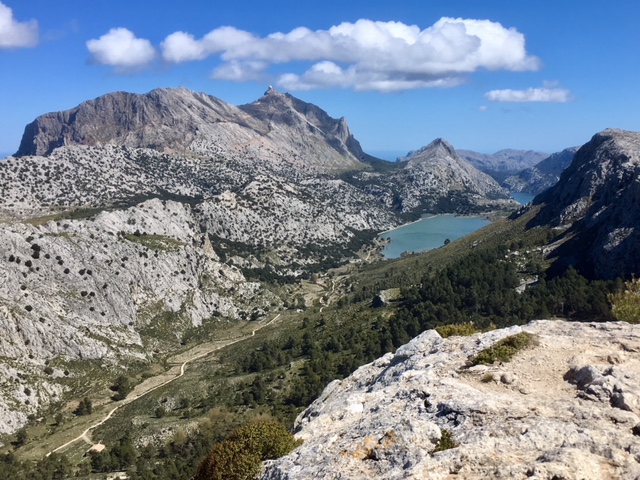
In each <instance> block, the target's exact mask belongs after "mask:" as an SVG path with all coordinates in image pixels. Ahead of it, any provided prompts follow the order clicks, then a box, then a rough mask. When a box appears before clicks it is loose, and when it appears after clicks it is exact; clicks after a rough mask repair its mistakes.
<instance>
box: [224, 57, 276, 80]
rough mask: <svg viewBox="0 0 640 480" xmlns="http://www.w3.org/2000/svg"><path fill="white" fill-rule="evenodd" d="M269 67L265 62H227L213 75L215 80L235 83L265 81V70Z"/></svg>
mask: <svg viewBox="0 0 640 480" xmlns="http://www.w3.org/2000/svg"><path fill="white" fill-rule="evenodd" d="M267 67H268V64H267V63H265V62H257V61H256V62H235V61H231V62H227V63H224V64H222V65H221V66H220V67H218V68H216V69H215V70H214V71H213V74H212V75H211V78H213V79H215V80H230V81H233V82H248V81H250V80H257V81H262V80H265V74H264V70H265V69H266V68H267Z"/></svg>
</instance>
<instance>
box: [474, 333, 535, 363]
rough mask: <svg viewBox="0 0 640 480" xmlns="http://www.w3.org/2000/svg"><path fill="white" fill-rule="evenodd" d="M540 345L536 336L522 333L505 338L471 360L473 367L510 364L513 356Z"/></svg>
mask: <svg viewBox="0 0 640 480" xmlns="http://www.w3.org/2000/svg"><path fill="white" fill-rule="evenodd" d="M537 344H538V340H537V338H536V336H535V335H532V334H530V333H527V332H520V333H518V334H516V335H511V336H510V337H506V338H503V339H502V340H500V341H499V342H496V343H495V344H493V345H492V346H490V347H489V348H485V349H484V350H482V351H481V352H480V353H478V355H476V356H475V357H473V358H472V359H471V364H472V365H480V364H482V365H491V364H492V363H494V362H497V361H500V362H509V361H510V360H511V359H512V358H513V356H514V355H515V354H516V353H518V352H519V351H521V350H524V349H525V348H529V347H532V346H535V345H537Z"/></svg>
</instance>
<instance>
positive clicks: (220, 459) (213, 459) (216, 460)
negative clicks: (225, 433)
mask: <svg viewBox="0 0 640 480" xmlns="http://www.w3.org/2000/svg"><path fill="white" fill-rule="evenodd" d="M297 445H298V443H297V442H296V440H295V438H293V435H292V434H291V433H290V432H289V431H288V430H287V429H286V427H285V426H284V425H282V424H281V423H278V422H259V423H249V424H247V425H244V426H242V427H239V428H237V429H235V430H234V431H233V432H231V434H230V435H229V437H227V439H226V440H225V441H223V442H219V443H216V444H215V445H214V446H213V448H212V449H211V451H210V452H209V454H208V455H207V456H206V457H205V458H204V459H203V460H202V462H201V463H200V465H199V467H198V470H197V472H196V474H195V476H194V480H250V479H252V478H254V477H255V476H256V474H257V473H258V471H259V469H260V462H262V461H264V460H270V459H275V458H278V457H281V456H283V455H286V454H287V453H289V452H290V451H291V450H293V449H294V448H295V447H296V446H297Z"/></svg>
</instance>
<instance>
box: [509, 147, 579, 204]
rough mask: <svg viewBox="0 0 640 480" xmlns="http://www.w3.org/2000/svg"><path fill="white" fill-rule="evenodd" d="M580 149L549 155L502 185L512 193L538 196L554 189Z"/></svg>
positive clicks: (567, 149) (568, 149) (570, 149)
mask: <svg viewBox="0 0 640 480" xmlns="http://www.w3.org/2000/svg"><path fill="white" fill-rule="evenodd" d="M577 151H578V147H571V148H565V149H564V150H563V151H561V152H558V153H554V154H552V155H549V157H547V158H545V159H544V160H542V161H541V162H540V163H538V164H536V165H534V166H533V167H531V168H527V169H526V170H523V171H521V172H520V173H518V175H514V176H511V177H507V178H506V179H505V180H504V182H503V183H502V185H503V186H504V187H505V188H507V189H508V190H509V191H510V192H527V193H531V194H533V195H538V194H539V193H542V192H544V191H545V190H547V189H549V188H551V187H553V186H554V185H555V184H556V183H558V180H560V175H561V174H562V172H563V171H564V170H565V169H566V168H567V167H568V166H569V165H570V164H571V162H572V161H573V157H574V156H575V154H576V152H577Z"/></svg>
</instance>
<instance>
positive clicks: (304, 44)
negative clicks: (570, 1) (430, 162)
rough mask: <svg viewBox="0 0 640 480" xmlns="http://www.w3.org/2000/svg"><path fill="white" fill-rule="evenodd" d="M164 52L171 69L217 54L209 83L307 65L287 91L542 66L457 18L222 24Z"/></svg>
mask: <svg viewBox="0 0 640 480" xmlns="http://www.w3.org/2000/svg"><path fill="white" fill-rule="evenodd" d="M161 47H162V56H163V58H164V59H165V60H166V61H167V62H172V63H183V62H188V61H195V60H203V59H205V58H207V57H210V56H214V55H215V56H218V57H219V58H220V59H221V60H222V65H221V66H220V67H218V69H217V70H216V71H214V74H213V76H214V78H228V79H234V80H242V79H245V80H246V79H250V78H252V76H253V75H256V73H257V72H265V71H266V70H267V69H268V68H269V67H270V66H272V65H275V64H288V63H293V62H310V63H311V66H310V67H308V68H307V70H306V71H305V72H303V73H293V72H291V73H284V74H281V76H280V77H279V79H278V84H279V85H280V86H283V87H285V88H287V89H290V90H310V89H318V88H336V87H340V88H352V89H355V90H377V91H399V90H411V89H417V88H433V87H449V86H454V85H458V84H460V83H462V82H463V81H464V76H465V75H466V74H469V73H472V72H474V71H476V70H479V69H487V70H509V71H526V70H537V69H538V68H539V66H540V61H539V60H538V59H537V58H536V57H534V56H531V55H529V54H528V53H527V51H526V48H525V37H524V35H523V34H522V33H520V32H518V31H517V30H516V29H513V28H505V27H503V26H502V25H501V24H499V23H496V22H491V21H489V20H470V19H461V18H441V19H440V20H439V21H438V22H436V23H435V24H434V25H432V26H430V27H428V28H426V29H420V28H419V27H418V26H416V25H405V24H403V23H400V22H374V21H371V20H365V19H362V20H358V21H356V22H355V23H349V22H345V23H341V24H340V25H337V26H333V27H331V28H329V29H328V30H316V31H312V30H310V29H308V28H305V27H299V28H296V29H294V30H292V31H291V32H289V33H281V32H276V33H272V34H270V35H267V36H266V37H259V36H256V35H254V34H252V33H249V32H246V31H243V30H239V29H236V28H234V27H229V26H226V27H220V28H217V29H215V30H212V31H211V32H209V33H208V34H207V35H205V36H204V37H202V38H201V39H196V38H195V37H194V36H193V35H191V34H190V33H187V32H175V33H172V34H171V35H169V36H168V37H166V39H165V40H164V42H162V45H161ZM256 66H259V68H256ZM244 75H246V77H245V76H244Z"/></svg>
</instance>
